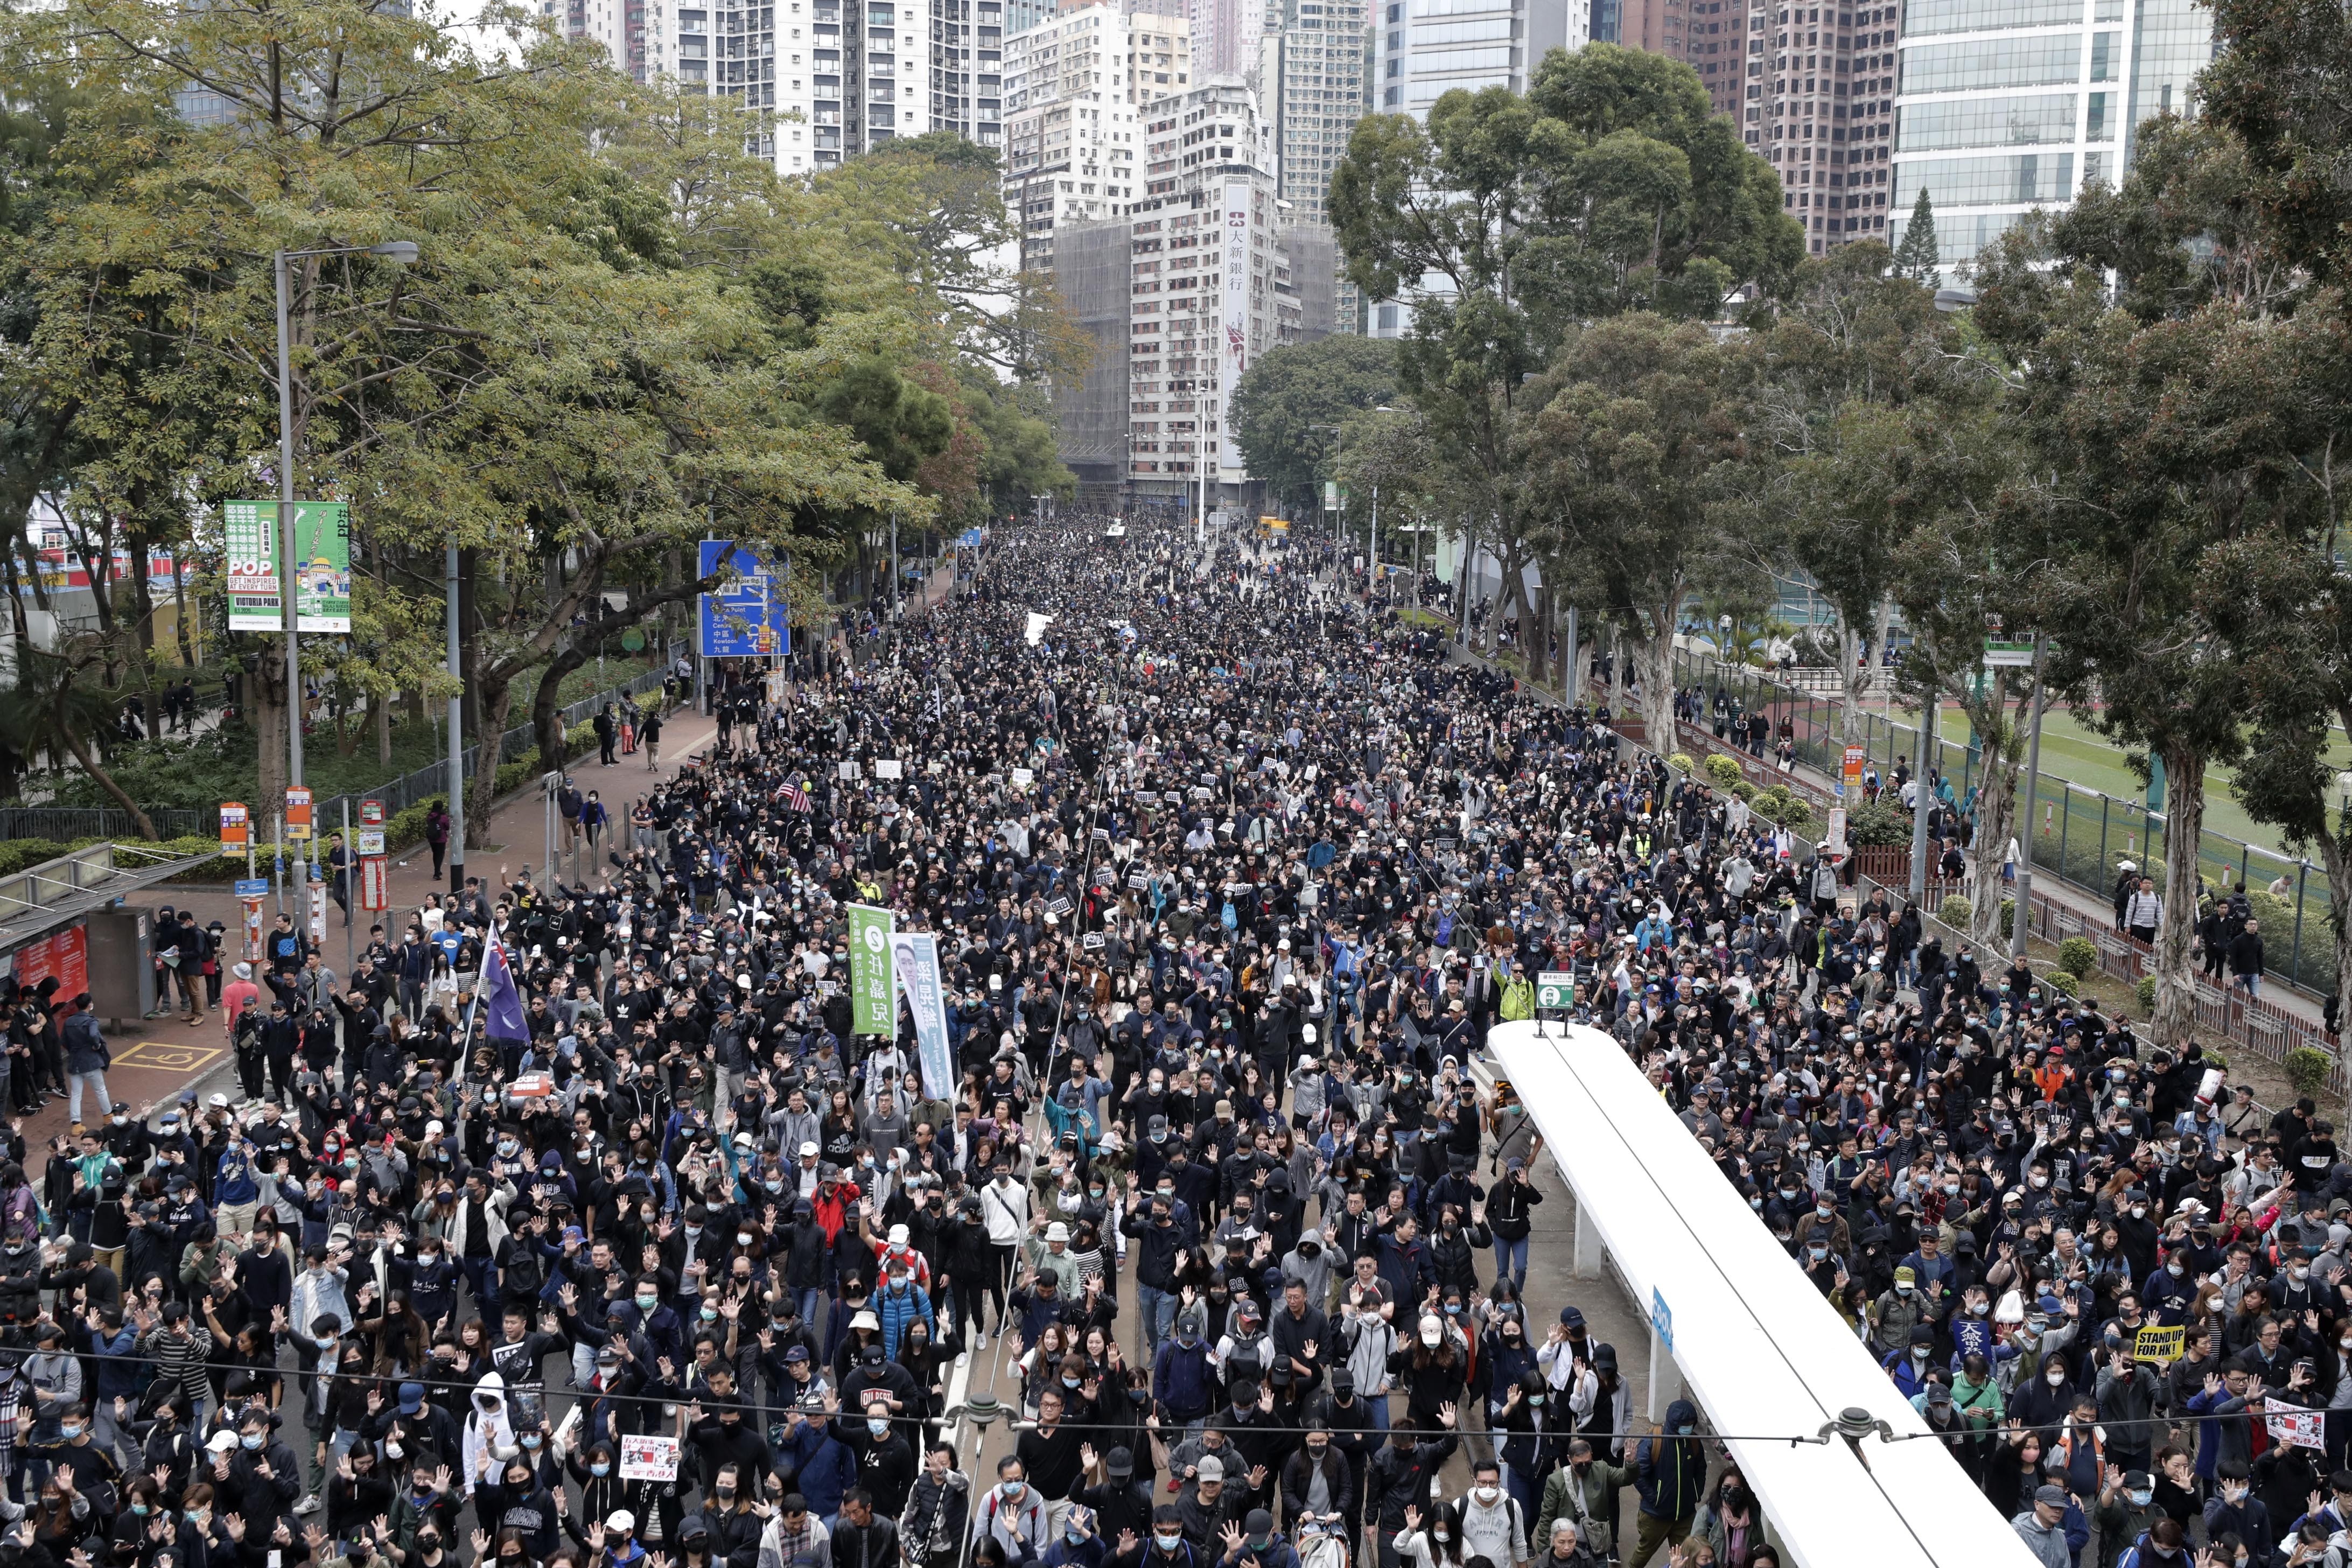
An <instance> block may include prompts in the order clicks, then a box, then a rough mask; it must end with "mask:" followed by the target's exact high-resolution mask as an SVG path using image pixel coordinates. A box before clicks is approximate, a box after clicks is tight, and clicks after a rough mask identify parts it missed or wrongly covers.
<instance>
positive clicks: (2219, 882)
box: [1675, 652, 2336, 996]
mask: <svg viewBox="0 0 2352 1568" xmlns="http://www.w3.org/2000/svg"><path fill="white" fill-rule="evenodd" d="M1675 659H1676V664H1675V671H1676V680H1677V682H1678V683H1679V684H1680V685H1681V686H1682V687H1684V688H1685V689H1687V688H1690V687H1697V688H1698V689H1701V690H1702V691H1703V692H1704V693H1705V694H1706V699H1707V700H1708V702H1709V703H1710V704H1711V703H1712V702H1713V700H1714V698H1715V694H1716V693H1717V691H1718V690H1720V691H1722V692H1724V693H1725V694H1726V695H1727V696H1729V697H1730V698H1732V699H1733V700H1736V701H1737V702H1738V704H1739V708H1740V710H1741V711H1743V712H1752V711H1755V710H1759V709H1761V710H1763V711H1764V712H1766V713H1767V714H1768V715H1769V716H1770V718H1771V720H1772V725H1773V739H1774V742H1775V743H1777V742H1778V741H1779V739H1780V734H1781V731H1782V730H1783V728H1784V726H1785V728H1786V729H1787V731H1789V733H1790V740H1791V742H1793V744H1794V746H1795V749H1796V753H1797V761H1798V762H1799V763H1802V764H1803V765H1805V766H1807V767H1810V768H1813V769H1816V770H1818V771H1820V772H1822V773H1829V774H1831V775H1832V776H1834V775H1835V774H1836V773H1837V772H1838V770H1839V768H1840V766H1841V764H1842V763H1843V759H1844V753H1845V742H1844V740H1843V735H1842V733H1841V717H1842V714H1843V700H1842V699H1841V698H1840V696H1839V694H1838V693H1836V692H1834V691H1824V692H1812V691H1805V690H1802V689H1798V688H1796V687H1793V686H1790V685H1787V684H1785V683H1783V682H1781V681H1779V680H1776V679H1772V677H1771V675H1770V674H1769V672H1767V671H1764V670H1760V669H1755V668H1743V667H1740V666H1735V665H1727V664H1720V663H1717V661H1716V660H1714V659H1712V658H1706V657H1703V656H1699V655H1694V654H1691V653H1688V652H1681V653H1677V654H1676V656H1675ZM1857 743H1858V744H1859V745H1861V746H1862V747H1863V749H1864V752H1866V753H1867V756H1868V758H1869V763H1870V765H1871V766H1872V767H1874V768H1875V769H1876V770H1877V771H1878V773H1879V774H1880V776H1881V777H1885V776H1887V775H1888V774H1890V773H1893V771H1894V769H1895V764H1896V763H1908V762H1910V761H1911V759H1912V758H1913V756H1914V755H1915V754H1916V748H1917V745H1918V731H1917V730H1916V727H1914V726H1912V725H1909V724H1899V723H1895V722H1892V721H1889V720H1888V719H1887V718H1885V715H1883V714H1879V713H1865V715H1864V720H1863V732H1862V735H1861V737H1860V739H1859V741H1858V742H1857ZM1934 752H1935V755H1934V757H1933V759H1932V761H1931V763H1930V771H1931V772H1933V773H1936V774H1937V775H1938V776H1940V777H1941V778H1943V779H1946V780H1948V781H1949V782H1950V784H1951V792H1952V799H1953V800H1954V801H1955V802H1956V803H1958V804H1960V805H1964V806H1965V805H1967V804H1968V803H1969V801H1970V799H1971V798H1972V795H1973V792H1974V790H1975V788H1976V786H1977V784H1978V783H1979V782H1980V775H1981V773H1982V771H1983V764H1982V761H1981V759H1980V758H1979V754H1978V751H1977V748H1976V747H1974V746H1971V745H1965V744H1961V743H1958V742H1952V741H1948V740H1945V739H1943V738H1941V737H1938V738H1937V742H1936V743H1935V747H1934ZM2031 831H2032V835H2033V869H2034V873H2035V875H2036V876H2037V877H2039V876H2054V877H2057V878H2058V879H2060V880H2062V881H2065V882H2069V883H2072V884H2073V885H2074V886H2075V887H2078V888H2081V889H2084V890H2085V891H2088V892H2092V893H2095V894H2097V895H2098V896H2099V898H2101V899H2102V900H2107V899H2111V898H2112V897H2113V895H2114V892H2115V886H2116V879H2117V877H2118V876H2119V875H2120V874H2121V866H2122V862H2124V861H2126V860H2129V861H2131V862H2132V863H2133V864H2134V865H2136V866H2137V867H2139V868H2142V869H2143V870H2146V871H2147V872H2148V874H2149V875H2151V876H2154V877H2156V878H2157V879H2158V886H2161V885H2162V879H2163V870H2162V868H2163V865H2164V858H2165V852H2166V848H2167V846H2166V844H2165V843H2164V837H2165V835H2164V818H2163V816H2162V815H2161V814H2151V813H2150V812H2149V811H2148V810H2147V803H2146V802H2144V801H2137V800H2123V799H2118V798H2116V797H2115V796H2113V795H2103V794H2101V793H2100V792H2098V791H2096V790H2092V789H2085V788H2084V787H2083V786H2081V785H2079V784H2072V783H2070V782H2068V781H2067V780H2064V779H2060V778H2053V777H2051V776H2050V775H2049V774H2047V773H2044V774H2043V775H2042V777H2041V778H2040V779H2039V780H2038V781H2037V783H2036V787H2035V789H2034V792H2033V802H2032V828H2031ZM2197 860H2198V872H2199V874H2200V876H2201V877H2202V878H2203V879H2204V880H2205V882H2206V883H2207V885H2208V886H2221V887H2230V888H2234V887H2237V886H2239V885H2240V884H2243V885H2244V887H2245V888H2246V889H2247V894H2248V897H2249V898H2250V900H2252V904H2253V906H2254V913H2255V914H2256V916H2257V917H2258V918H2259V920H2260V922H2261V930H2262V933H2263V942H2264V957H2265V961H2266V964H2267V967H2268V969H2269V971H2270V973H2272V974H2273V976H2275V977H2276V978H2278V979H2281V980H2284V981H2286V982H2287V983H2289V984H2294V985H2295V986H2297V987H2299V988H2301V989H2303V990H2305V991H2308V992H2310V993H2312V994H2315V995H2320V996H2325V995H2327V994H2330V993H2332V992H2333V991H2334V990H2335V989H2336V945H2335V936H2334V933H2333V931H2332V929H2331V928H2330V926H2329V924H2328V908H2329V905H2328V885H2327V873H2326V871H2325V870H2323V869H2322V868H2319V867H2318V866H2315V865H2314V864H2312V863H2311V862H2310V861H2307V860H2302V859H2298V858H2295V857H2294V856H2291V855H2288V854H2286V853H2285V852H2284V851H2283V850H2278V849H2268V848H2264V847H2263V846H2261V845H2259V844H2249V843H2247V842H2246V841H2244V840H2243V839H2240V838H2232V837H2230V836H2229V835H2227V834H2224V833H2213V832H2210V831H2208V832H2204V833H2200V835H2199V836H2198V844H2197ZM2282 879H2283V880H2284V884H2285V886H2284V888H2283V889H2281V890H2280V891H2279V892H2278V893H2276V894H2273V892H2272V891H2271V890H2270V889H2272V888H2273V886H2276V885H2278V884H2279V883H2280V882H2281V881H2282Z"/></svg>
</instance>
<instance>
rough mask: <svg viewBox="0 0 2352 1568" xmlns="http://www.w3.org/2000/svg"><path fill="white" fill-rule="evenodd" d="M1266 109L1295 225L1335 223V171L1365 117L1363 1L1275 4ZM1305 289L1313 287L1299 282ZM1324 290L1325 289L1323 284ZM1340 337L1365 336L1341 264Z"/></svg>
mask: <svg viewBox="0 0 2352 1568" xmlns="http://www.w3.org/2000/svg"><path fill="white" fill-rule="evenodd" d="M1257 79H1258V94H1259V102H1260V103H1261V105H1262V106H1263V107H1264V109H1265V112H1266V114H1267V115H1268V116H1269V117H1270V118H1271V119H1272V121H1273V132H1274V147H1275V169H1276V173H1275V190H1276V195H1278V196H1279V198H1280V199H1281V200H1283V201H1285V202H1287V203H1288V204H1289V205H1288V206H1287V207H1286V208H1283V209H1280V210H1282V212H1283V214H1284V216H1285V219H1286V221H1287V222H1288V223H1291V224H1293V225H1297V224H1311V225H1322V224H1326V223H1328V221H1329V218H1328V213H1327V210H1326V204H1327V203H1328V200H1329V197H1330V194H1331V171H1332V170H1333V169H1334V168H1336V167H1337V166H1338V165H1339V160H1340V158H1342V157H1343V156H1345V155H1346V153H1347V151H1348V137H1349V133H1350V132H1353V131H1354V130H1355V127H1356V121H1359V120H1360V119H1362V118H1363V114H1364V23H1363V10H1362V8H1361V6H1360V5H1358V4H1356V3H1355V0H1267V4H1266V8H1265V31H1264V32H1263V33H1262V34H1261V35H1260V36H1259V39H1258V70H1257ZM1299 284H1300V287H1301V288H1302V289H1305V288H1307V287H1308V286H1309V285H1308V280H1307V279H1304V278H1302V279H1299ZM1315 286H1316V287H1320V280H1317V283H1316V285H1315ZM1330 287H1331V288H1332V289H1334V290H1335V301H1336V304H1335V309H1336V311H1337V319H1338V321H1339V331H1346V332H1352V331H1357V330H1358V328H1359V318H1360V314H1361V306H1360V301H1359V300H1358V298H1357V290H1356V286H1355V285H1354V284H1352V283H1350V282H1349V281H1348V280H1347V279H1345V278H1343V277H1340V276H1339V273H1338V263H1337V262H1336V261H1335V262H1334V268H1333V275H1332V278H1331V280H1330Z"/></svg>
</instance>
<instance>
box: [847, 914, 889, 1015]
mask: <svg viewBox="0 0 2352 1568" xmlns="http://www.w3.org/2000/svg"><path fill="white" fill-rule="evenodd" d="M890 928H891V918H890V911H889V910H877V909H874V908H872V907H871V906H869V905H866V904H852V905H850V906H849V1003H850V1022H849V1032H850V1033H851V1034H853V1035H895V1034H897V1033H898V1005H897V998H896V996H895V994H893V991H892V987H891V979H890Z"/></svg>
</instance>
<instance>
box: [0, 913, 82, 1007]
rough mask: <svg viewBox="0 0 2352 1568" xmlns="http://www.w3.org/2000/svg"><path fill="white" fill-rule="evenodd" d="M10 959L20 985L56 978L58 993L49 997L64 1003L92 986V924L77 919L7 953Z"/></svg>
mask: <svg viewBox="0 0 2352 1568" xmlns="http://www.w3.org/2000/svg"><path fill="white" fill-rule="evenodd" d="M8 963H9V964H10V966H11V968H12V969H13V971H14V973H15V979H16V984H19V985H38V984H40V983H41V982H42V981H44V980H48V979H52V978H54V979H55V980H56V981H57V983H58V987H57V994H55V995H54V996H52V997H50V998H49V1005H51V1006H52V1007H60V1006H63V1005H65V1004H67V1003H68V1002H70V1001H72V1000H73V999H74V998H75V997H77V996H79V995H80V994H82V993H83V992H85V991H87V990H89V928H88V927H86V926H84V925H81V924H79V923H76V924H74V925H71V926H68V927H67V928H66V929H65V930H64V931H52V932H50V933H49V934H48V935H47V936H45V937H42V938H40V939H39V940H38V941H37V942H26V944H25V945H24V946H22V947H20V948H18V949H17V950H16V952H13V953H11V954H9V955H8Z"/></svg>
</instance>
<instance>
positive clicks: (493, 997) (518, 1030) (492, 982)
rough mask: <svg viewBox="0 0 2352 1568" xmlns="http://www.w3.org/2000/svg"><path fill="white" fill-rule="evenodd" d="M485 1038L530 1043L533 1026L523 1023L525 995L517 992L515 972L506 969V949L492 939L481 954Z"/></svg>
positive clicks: (497, 940) (483, 1033)
mask: <svg viewBox="0 0 2352 1568" xmlns="http://www.w3.org/2000/svg"><path fill="white" fill-rule="evenodd" d="M482 1035H483V1037H485V1038H487V1039H492V1040H528V1039H530V1025H529V1024H527V1023H525V1022H524V1021H523V1016H522V994H521V993H520V991H518V990H516V989H515V980H514V971H513V970H512V969H510V968H509V967H508V966H507V950H506V949H505V948H504V947H501V946H500V945H499V939H498V938H497V937H495V936H494V937H492V938H491V939H490V948H489V951H488V952H486V953H484V954H483V955H482Z"/></svg>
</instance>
